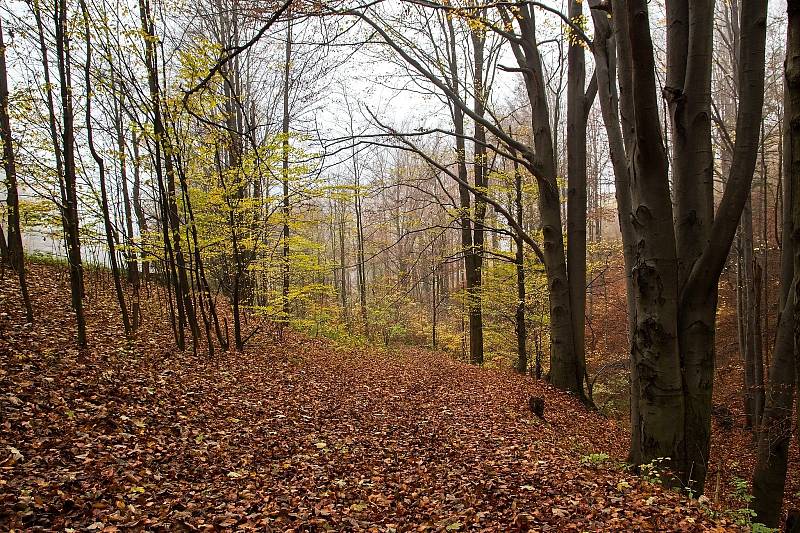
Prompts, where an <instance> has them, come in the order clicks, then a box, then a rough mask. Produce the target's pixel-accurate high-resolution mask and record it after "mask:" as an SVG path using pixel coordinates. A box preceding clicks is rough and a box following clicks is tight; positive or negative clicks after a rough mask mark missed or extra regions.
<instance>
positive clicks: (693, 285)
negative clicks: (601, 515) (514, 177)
mask: <svg viewBox="0 0 800 533" xmlns="http://www.w3.org/2000/svg"><path fill="white" fill-rule="evenodd" d="M594 7H595V9H601V8H602V9H608V8H609V6H607V5H606V4H598V5H595V6H594ZM610 9H611V11H612V17H613V21H614V25H615V27H616V30H617V42H616V45H617V55H618V62H619V87H620V99H621V101H620V103H619V109H620V115H619V119H617V117H616V109H614V108H615V103H616V99H615V98H614V95H613V90H611V89H610V88H609V89H606V88H604V89H603V90H602V93H601V98H600V102H601V105H603V106H604V112H603V115H604V119H605V121H606V126H607V129H608V130H609V132H610V134H609V136H610V137H611V138H613V139H615V141H614V142H613V143H612V144H611V147H612V151H613V152H616V153H615V154H612V159H615V160H616V161H617V162H616V163H615V165H614V168H615V174H618V175H619V174H621V173H623V172H626V173H627V174H628V176H627V181H628V185H629V187H628V189H627V190H626V189H624V188H623V189H621V190H619V191H617V196H618V199H620V196H625V197H623V198H621V201H620V202H619V208H620V219H621V220H622V219H623V217H627V218H629V220H630V224H631V227H627V222H625V221H622V223H621V226H622V235H623V239H624V240H625V247H626V255H627V262H628V263H629V266H630V278H631V279H630V291H631V293H632V294H631V297H630V298H629V305H631V308H630V311H629V312H630V316H631V360H632V367H631V372H632V376H631V385H632V390H631V395H632V401H631V404H632V408H631V416H632V426H633V428H632V436H633V438H632V442H631V454H630V455H631V460H632V461H633V462H634V463H635V464H643V463H648V462H650V461H652V460H654V459H657V458H670V463H671V466H672V468H674V469H675V471H676V472H677V473H678V474H679V475H680V477H681V479H682V480H683V482H684V483H686V484H687V485H688V486H689V487H690V488H691V489H692V490H693V491H695V492H702V489H703V484H704V482H705V475H706V468H707V460H708V452H709V445H710V430H711V394H712V390H713V375H714V374H713V371H714V333H715V315H716V306H717V283H718V280H719V276H720V273H721V272H722V268H723V266H724V264H725V261H726V259H727V255H728V251H729V250H730V247H731V243H732V242H733V238H734V236H735V233H736V228H737V225H738V219H739V216H740V214H741V213H742V209H743V207H744V204H745V202H746V199H747V197H748V196H749V193H750V184H751V182H752V179H753V171H754V168H755V163H756V156H757V154H758V138H759V136H758V135H759V132H758V130H757V128H753V127H752V125H753V124H757V123H759V122H760V118H761V110H762V105H763V96H764V47H765V44H764V43H765V39H766V2H765V1H744V2H742V8H741V9H742V14H741V21H742V28H741V39H740V50H741V51H742V52H741V59H740V61H741V63H740V74H739V76H738V78H739V80H738V83H739V98H740V100H739V109H738V115H737V123H736V137H735V144H734V148H733V159H734V161H733V164H732V166H731V173H730V175H729V176H728V180H727V183H726V186H725V191H724V194H723V196H722V198H721V200H720V201H719V205H718V206H717V208H716V210H715V209H714V190H713V175H712V168H713V153H712V149H711V124H710V117H711V109H710V107H711V104H710V89H711V87H710V85H711V61H712V39H713V16H714V11H713V2H686V1H683V2H681V1H676V2H668V3H667V6H666V25H667V79H666V85H665V87H664V91H663V96H664V98H665V99H666V102H667V104H668V106H669V110H670V116H671V123H670V125H671V130H672V135H671V143H670V145H671V149H672V175H671V176H670V167H669V158H668V155H667V151H666V148H665V139H664V135H663V134H662V130H661V127H660V116H659V104H658V100H657V94H656V91H657V84H656V79H655V52H654V46H653V41H652V37H651V34H650V18H649V8H648V5H647V3H646V2H644V1H634V2H625V3H623V2H612V3H611V6H610ZM597 19H598V17H595V20H596V21H597ZM606 35H608V34H606ZM609 52H610V50H609V49H608V47H607V46H606V47H605V51H604V52H601V57H602V58H604V59H605V61H603V62H601V61H599V62H598V63H599V64H604V65H606V68H607V66H608V65H609V64H610V63H609V60H608V59H606V58H608V57H609ZM601 85H605V87H610V85H609V83H606V84H601ZM617 120H619V124H620V126H618V125H617ZM618 129H620V130H621V132H622V135H618V134H617V130H618ZM620 136H621V137H623V139H624V142H623V143H620V142H619V137H620ZM626 137H627V138H626ZM623 147H624V153H625V157H624V158H623V157H622V154H621V152H622V151H623ZM623 160H624V161H627V163H628V165H627V169H626V170H623V166H622V161H623ZM670 178H672V180H671V181H672V184H673V187H674V206H673V197H672V194H671V193H672V191H671V189H670ZM624 181H625V180H623V184H624ZM617 182H618V187H619V185H620V178H619V176H618V177H617ZM627 194H629V195H630V199H628V198H627V197H626V195H627ZM628 202H629V205H630V210H629V211H625V205H626V204H628ZM676 418H677V419H678V420H682V421H683V422H682V423H675V420H676Z"/></svg>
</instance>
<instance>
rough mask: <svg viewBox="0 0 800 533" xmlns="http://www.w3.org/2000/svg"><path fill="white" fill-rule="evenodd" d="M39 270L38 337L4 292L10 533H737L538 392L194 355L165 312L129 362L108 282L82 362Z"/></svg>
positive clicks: (387, 367) (411, 362) (386, 367)
mask: <svg viewBox="0 0 800 533" xmlns="http://www.w3.org/2000/svg"><path fill="white" fill-rule="evenodd" d="M30 268H31V272H30V276H29V278H30V280H31V284H32V294H33V296H34V298H35V311H36V316H37V322H36V323H35V324H34V325H33V326H30V325H24V324H23V322H24V321H23V317H22V315H21V314H20V312H19V305H18V295H17V293H16V289H15V286H14V283H13V279H12V278H10V277H9V276H6V277H5V278H4V279H0V361H2V365H0V413H2V417H0V529H6V528H23V529H31V530H36V529H37V528H38V529H41V530H50V529H58V530H63V529H64V528H67V527H71V528H76V529H79V530H80V529H83V530H90V531H91V530H95V531H118V530H164V529H169V530H175V529H186V530H215V529H217V530H219V529H225V528H237V529H243V530H247V529H253V530H259V531H263V530H266V531H271V530H274V531H325V530H339V531H341V530H353V531H354V530H365V531H409V530H413V531H469V530H485V531H527V530H533V531H548V530H549V531H570V530H575V531H587V530H591V531H613V530H619V531H635V530H647V531H650V530H653V531H702V530H710V529H718V530H728V529H733V528H734V526H732V525H731V524H730V523H726V522H719V523H713V522H711V521H709V520H708V518H707V517H706V515H705V514H704V513H703V512H702V511H701V510H699V509H698V508H697V507H696V505H695V504H693V503H689V502H687V501H686V500H684V499H681V498H680V497H679V496H678V495H676V494H674V493H671V492H669V491H665V490H662V489H661V488H660V487H659V486H657V485H653V484H651V483H647V482H644V481H642V480H640V479H639V478H636V477H634V476H631V475H629V474H627V473H625V472H624V471H623V470H622V469H620V468H619V467H618V466H616V460H617V459H620V458H622V456H623V453H624V448H625V435H624V433H623V432H622V431H621V430H620V429H619V428H618V427H617V426H616V425H615V424H614V423H613V422H611V421H608V420H606V419H604V418H602V417H600V416H598V415H596V414H594V413H591V412H589V411H587V410H585V409H584V408H583V407H582V406H581V405H580V404H579V403H578V402H576V401H574V400H573V399H571V398H570V397H568V396H566V395H564V394H561V393H559V392H557V391H554V390H552V389H550V388H549V387H547V386H546V385H543V384H541V383H537V382H535V381H533V380H531V379H527V378H521V377H519V376H515V375H512V374H508V373H503V372H497V371H491V370H481V369H478V368H475V367H471V366H469V365H465V364H461V363H458V362H454V361H452V360H450V359H448V358H447V357H446V356H444V355H441V354H436V353H431V352H426V351H422V350H411V349H408V350H397V351H389V352H384V351H381V350H377V349H357V350H356V349H344V348H338V347H336V346H334V345H332V344H330V343H328V342H325V341H322V340H314V339H308V338H304V337H301V336H298V335H296V334H287V337H286V338H285V339H283V340H280V341H279V340H277V339H274V338H273V337H272V336H270V335H267V334H264V335H262V336H261V337H259V338H255V339H254V340H253V341H252V342H251V344H250V346H249V348H248V350H247V352H246V353H240V354H236V353H225V354H218V355H217V356H215V357H214V358H211V359H210V358H208V357H207V356H206V355H205V354H198V355H196V356H195V355H192V354H191V353H188V352H184V353H180V352H176V351H175V350H173V348H172V346H173V342H172V338H171V331H170V327H169V324H168V322H167V321H166V318H164V317H165V315H164V313H163V311H160V310H159V309H158V308H157V307H156V306H155V302H154V301H152V302H149V303H148V306H147V308H146V309H145V319H146V320H145V323H144V325H143V326H142V328H141V330H140V332H139V334H138V337H137V340H136V342H135V347H133V348H128V347H126V345H125V343H124V340H123V336H122V334H121V332H120V326H119V325H118V319H117V312H116V307H115V304H114V300H113V299H112V297H111V294H110V293H107V292H105V290H104V289H101V290H98V289H95V288H93V287H97V286H100V287H108V286H109V285H110V284H108V283H104V282H103V281H102V279H99V280H98V279H93V278H92V274H90V275H88V276H87V298H88V300H89V306H88V320H89V338H90V343H91V346H90V348H89V349H87V350H86V351H84V352H83V353H79V352H78V351H77V350H76V349H75V348H74V342H73V339H72V337H73V324H72V317H71V314H70V312H69V307H68V305H69V303H68V287H67V280H66V276H65V274H64V273H63V272H61V271H60V270H58V269H57V268H55V267H51V266H43V265H33V266H31V267H30ZM95 275H99V276H102V273H100V274H95ZM531 395H539V396H543V397H544V398H545V402H546V407H545V420H544V421H541V420H539V419H537V418H536V417H533V415H531V414H530V412H529V411H528V409H527V405H526V401H527V399H528V398H529V397H530V396H531ZM600 453H605V454H608V455H610V456H611V459H610V460H603V459H602V456H594V459H592V460H590V459H589V457H588V456H589V455H590V454H600ZM582 458H583V461H582Z"/></svg>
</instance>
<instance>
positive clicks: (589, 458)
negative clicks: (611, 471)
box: [581, 453, 609, 467]
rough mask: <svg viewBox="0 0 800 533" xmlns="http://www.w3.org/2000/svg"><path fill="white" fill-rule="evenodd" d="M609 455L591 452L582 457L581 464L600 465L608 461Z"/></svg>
mask: <svg viewBox="0 0 800 533" xmlns="http://www.w3.org/2000/svg"><path fill="white" fill-rule="evenodd" d="M608 459H609V456H608V454H607V453H590V454H589V455H584V456H583V457H581V464H582V465H586V466H593V467H598V466H600V465H602V464H605V463H606V461H608Z"/></svg>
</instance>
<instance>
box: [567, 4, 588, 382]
mask: <svg viewBox="0 0 800 533" xmlns="http://www.w3.org/2000/svg"><path fill="white" fill-rule="evenodd" d="M582 16H583V2H582V1H581V0H570V2H569V18H570V20H579V19H580V17H582ZM583 46H584V45H583V42H581V40H580V39H579V38H578V36H577V35H571V36H570V40H569V50H568V52H567V277H568V278H569V299H570V308H571V309H572V335H573V343H574V346H575V348H574V350H575V357H576V365H577V369H576V372H577V373H578V378H579V379H580V380H582V381H583V380H585V379H586V346H585V334H586V207H587V206H586V182H587V179H586V129H587V120H586V119H587V113H586V107H587V102H586V99H585V96H584V86H585V85H586V59H585V53H584V48H583Z"/></svg>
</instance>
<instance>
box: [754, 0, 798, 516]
mask: <svg viewBox="0 0 800 533" xmlns="http://www.w3.org/2000/svg"><path fill="white" fill-rule="evenodd" d="M787 14H788V27H787V39H786V62H785V66H784V68H785V71H784V151H785V152H784V157H785V158H786V160H785V166H784V170H785V175H784V177H783V179H784V183H787V184H790V185H789V186H787V187H786V190H785V193H787V194H785V196H784V206H789V207H788V208H785V209H784V226H783V245H784V249H783V250H782V257H781V261H782V266H783V267H784V268H782V272H781V303H782V304H783V307H782V311H781V314H780V318H779V321H778V332H777V336H776V339H775V349H774V350H773V356H772V361H771V366H770V372H769V384H768V386H767V391H766V406H765V408H764V417H763V422H762V430H761V433H760V434H759V438H758V460H757V462H756V467H755V472H754V473H753V498H754V499H753V509H754V510H755V512H756V520H758V521H759V522H762V523H763V524H765V525H766V526H768V527H777V526H778V522H779V519H780V509H781V504H782V501H783V493H784V489H785V485H786V467H787V463H788V456H789V446H790V445H791V434H792V407H793V405H792V403H793V395H794V387H795V379H796V365H797V364H798V346H800V198H798V191H800V0H789V1H788V2H787ZM790 263H791V264H792V268H788V266H787V265H788V264H790Z"/></svg>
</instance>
